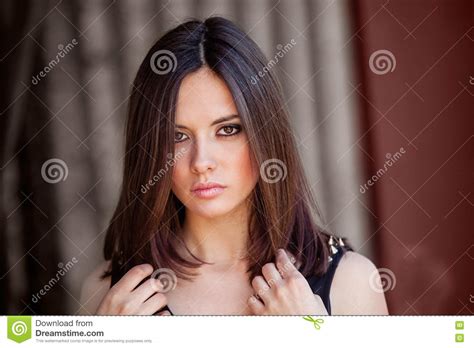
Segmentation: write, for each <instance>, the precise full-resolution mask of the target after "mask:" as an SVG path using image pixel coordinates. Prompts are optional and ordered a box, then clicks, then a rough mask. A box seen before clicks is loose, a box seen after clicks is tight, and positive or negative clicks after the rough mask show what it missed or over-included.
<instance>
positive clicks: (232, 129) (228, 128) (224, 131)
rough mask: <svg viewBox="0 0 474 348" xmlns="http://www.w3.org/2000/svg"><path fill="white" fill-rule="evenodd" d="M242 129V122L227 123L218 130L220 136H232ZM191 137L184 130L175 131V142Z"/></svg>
mask: <svg viewBox="0 0 474 348" xmlns="http://www.w3.org/2000/svg"><path fill="white" fill-rule="evenodd" d="M241 131H242V126H241V125H240V124H228V125H225V126H223V127H221V128H219V130H218V131H217V134H216V135H217V136H218V137H231V136H234V135H237V134H239V133H240V132H241ZM188 139H189V136H188V135H186V134H185V133H183V132H175V136H174V142H175V143H182V142H183V141H186V140H188Z"/></svg>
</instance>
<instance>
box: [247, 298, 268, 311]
mask: <svg viewBox="0 0 474 348" xmlns="http://www.w3.org/2000/svg"><path fill="white" fill-rule="evenodd" d="M247 303H248V306H249V308H250V310H251V311H252V313H254V314H257V315H258V314H261V313H263V310H264V309H265V305H264V304H263V303H262V301H260V300H259V299H258V298H257V297H255V295H252V296H250V298H249V299H248V301H247Z"/></svg>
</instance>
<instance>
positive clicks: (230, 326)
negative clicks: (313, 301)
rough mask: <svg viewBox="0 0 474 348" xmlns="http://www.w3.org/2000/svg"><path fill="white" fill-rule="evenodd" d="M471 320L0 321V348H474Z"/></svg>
mask: <svg viewBox="0 0 474 348" xmlns="http://www.w3.org/2000/svg"><path fill="white" fill-rule="evenodd" d="M473 327H474V319H473V317H472V316H321V317H316V316H312V317H311V316H307V317H302V316H273V317H270V316H264V317H257V316H234V317H232V316H147V317H145V316H143V317H140V316H2V317H0V347H18V344H19V343H20V344H21V346H22V347H29V346H43V347H63V346H78V345H79V344H81V345H86V344H87V346H88V347H104V345H109V346H110V347H115V346H118V345H124V346H129V347H132V346H145V347H146V346H148V347H151V346H153V347H181V346H184V347H196V346H198V347H199V346H203V347H204V346H205V347H220V348H221V347H223V346H225V347H239V348H241V347H255V346H265V347H294V346H295V345H304V346H303V347H343V346H347V347H364V348H365V347H367V348H368V347H377V348H379V347H384V348H389V347H397V348H400V347H404V346H407V347H430V348H434V347H440V348H449V347H474V330H473Z"/></svg>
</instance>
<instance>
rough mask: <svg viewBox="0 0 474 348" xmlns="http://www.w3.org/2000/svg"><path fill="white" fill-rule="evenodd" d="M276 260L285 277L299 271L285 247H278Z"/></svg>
mask: <svg viewBox="0 0 474 348" xmlns="http://www.w3.org/2000/svg"><path fill="white" fill-rule="evenodd" d="M276 262H277V267H278V271H279V272H280V274H281V275H282V277H283V278H285V277H287V276H288V275H290V274H292V273H294V272H298V270H297V269H296V267H295V265H294V264H293V262H291V260H290V258H289V257H288V254H287V253H286V251H285V250H284V249H278V251H277V254H276Z"/></svg>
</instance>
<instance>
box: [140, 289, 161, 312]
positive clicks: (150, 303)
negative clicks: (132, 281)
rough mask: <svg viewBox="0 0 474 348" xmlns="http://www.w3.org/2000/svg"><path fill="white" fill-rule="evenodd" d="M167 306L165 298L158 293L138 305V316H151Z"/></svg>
mask: <svg viewBox="0 0 474 348" xmlns="http://www.w3.org/2000/svg"><path fill="white" fill-rule="evenodd" d="M167 304H168V299H167V298H166V296H165V295H163V294H161V293H159V292H158V293H156V294H155V295H153V296H152V297H150V298H149V299H148V300H146V301H145V302H143V303H142V304H141V305H140V307H139V309H138V314H139V315H152V314H154V313H156V312H158V311H159V310H160V309H162V308H163V307H164V306H166V305H167Z"/></svg>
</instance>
